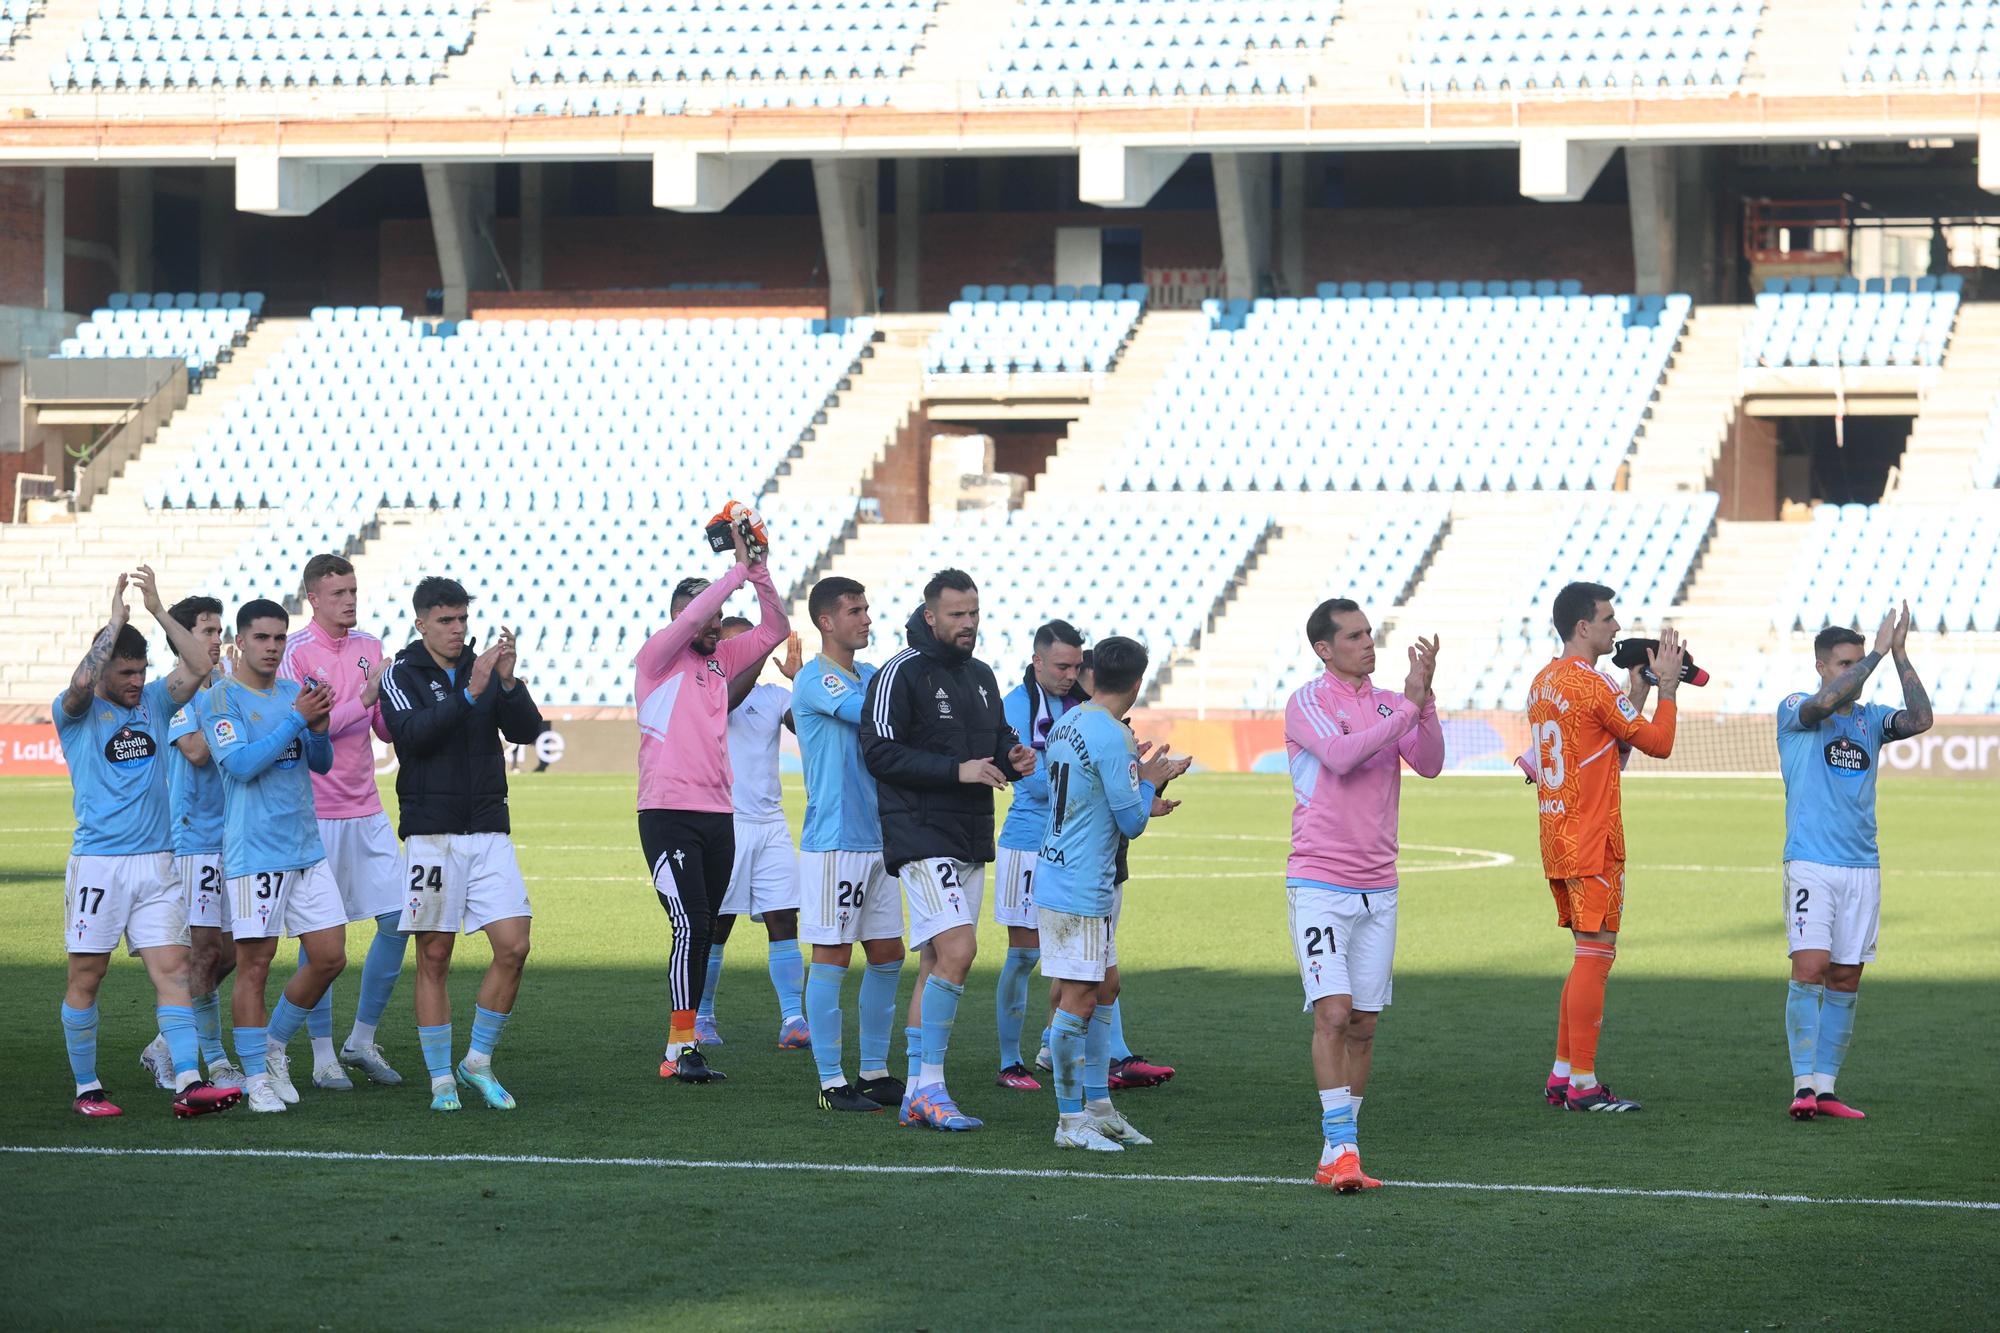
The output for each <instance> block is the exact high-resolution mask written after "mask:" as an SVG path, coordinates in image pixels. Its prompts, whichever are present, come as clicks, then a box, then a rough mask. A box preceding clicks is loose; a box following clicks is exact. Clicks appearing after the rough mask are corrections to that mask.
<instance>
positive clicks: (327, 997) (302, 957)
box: [271, 944, 333, 1045]
mask: <svg viewBox="0 0 2000 1333" xmlns="http://www.w3.org/2000/svg"><path fill="white" fill-rule="evenodd" d="M305 965H306V946H305V945H303V944H301V945H300V946H299V966H300V967H304V966H305ZM280 1003H283V1002H282V1001H280ZM271 1026H272V1027H274V1028H275V1027H276V1026H278V1023H277V1018H276V1016H275V1015H273V1017H272V1021H271ZM295 1032H297V1029H296V1028H294V1029H293V1030H292V1032H287V1033H286V1034H285V1038H284V1040H285V1041H290V1040H291V1039H292V1036H293V1033H295ZM306 1035H307V1036H309V1037H311V1038H313V1039H314V1040H319V1039H322V1038H324V1039H325V1040H327V1041H332V1040H333V983H332V982H328V983H327V987H326V994H324V995H322V996H320V997H319V999H318V1000H316V1001H314V1002H313V1007H312V1011H311V1012H310V1013H309V1014H308V1015H307V1017H306ZM280 1044H281V1045H282V1044H283V1043H280Z"/></svg>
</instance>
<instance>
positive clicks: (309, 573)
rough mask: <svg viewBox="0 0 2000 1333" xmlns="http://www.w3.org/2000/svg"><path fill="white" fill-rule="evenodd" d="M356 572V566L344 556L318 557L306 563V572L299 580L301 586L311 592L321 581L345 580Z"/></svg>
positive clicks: (329, 555)
mask: <svg viewBox="0 0 2000 1333" xmlns="http://www.w3.org/2000/svg"><path fill="white" fill-rule="evenodd" d="M353 572H354V564H353V562H352V561H350V560H349V559H348V558H347V557H346V556H344V555H332V554H327V555H316V556H314V557H313V558H312V559H310V560H308V561H306V572H305V573H304V574H303V575H302V576H300V578H299V586H300V587H302V588H304V589H305V590H306V591H307V592H311V591H312V590H313V588H314V587H315V586H316V585H317V584H318V583H319V581H320V580H321V579H328V578H345V577H347V576H348V575H349V574H352V573H353Z"/></svg>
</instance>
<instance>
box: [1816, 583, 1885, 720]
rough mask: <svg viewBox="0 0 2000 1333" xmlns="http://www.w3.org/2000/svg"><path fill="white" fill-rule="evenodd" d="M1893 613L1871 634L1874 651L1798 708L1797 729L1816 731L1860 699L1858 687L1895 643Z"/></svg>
mask: <svg viewBox="0 0 2000 1333" xmlns="http://www.w3.org/2000/svg"><path fill="white" fill-rule="evenodd" d="M1895 637H1896V613H1895V612H1894V611H1891V612H1890V613H1889V614H1888V615H1886V616H1884V617H1882V627H1881V628H1880V629H1878V630H1876V631H1875V648H1874V651H1872V652H1870V653H1868V654H1867V655H1866V656H1864V657H1863V658H1862V659H1861V660H1860V661H1859V662H1856V663H1855V664H1854V665H1853V666H1851V667H1849V668H1847V670H1845V671H1843V672H1841V673H1840V674H1839V675H1837V676H1835V677H1834V678H1833V679H1832V680H1830V681H1828V682H1826V684H1824V685H1822V686H1820V687H1819V689H1818V691H1816V692H1815V693H1813V694H1812V695H1810V696H1808V697H1807V699H1806V701H1805V702H1804V703H1802V704H1800V705H1799V725H1800V726H1802V727H1816V726H1818V725H1819V724H1820V723H1822V722H1824V721H1826V720H1827V719H1828V718H1829V717H1831V716H1833V715H1834V714H1835V713H1837V712H1839V711H1840V710H1841V709H1843V708H1845V707H1847V705H1849V704H1851V703H1853V702H1854V701H1855V700H1856V699H1859V698H1860V697H1861V687H1862V686H1864V685H1866V684H1867V683H1868V678H1869V677H1870V676H1872V675H1874V674H1875V668H1876V667H1878V666H1880V665H1881V664H1882V659H1883V657H1884V656H1886V655H1887V654H1888V651H1889V646H1890V645H1891V644H1892V643H1893V642H1895Z"/></svg>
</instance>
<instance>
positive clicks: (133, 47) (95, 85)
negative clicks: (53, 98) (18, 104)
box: [49, 0, 478, 92]
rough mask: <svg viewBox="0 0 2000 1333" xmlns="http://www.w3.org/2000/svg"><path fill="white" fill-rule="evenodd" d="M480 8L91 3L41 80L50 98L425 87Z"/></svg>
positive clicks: (317, 0) (292, 2)
mask: <svg viewBox="0 0 2000 1333" xmlns="http://www.w3.org/2000/svg"><path fill="white" fill-rule="evenodd" d="M477 8H478V0H100V3H99V6H98V17H97V18H96V19H95V20H94V21H92V22H90V23H88V24H86V25H85V26H84V28H83V31H82V33H81V35H80V36H79V37H78V38H77V40H76V41H74V42H73V43H71V45H70V47H69V50H68V52H67V58H66V59H65V60H62V61H60V62H57V63H56V64H54V65H52V66H51V67H50V69H49V83H50V84H51V85H52V86H53V87H54V88H55V89H56V90H57V91H58V92H63V91H68V90H83V91H99V92H101V91H113V90H117V89H148V90H159V89H191V88H200V89H210V88H220V89H231V88H357V87H386V86H396V85H408V84H428V83H430V82H431V81H432V80H433V79H435V78H436V77H437V76H438V74H439V73H440V72H442V70H443V69H444V64H445V61H446V60H448V59H449V58H450V57H451V56H453V55H457V54H461V53H463V52H464V51H465V49H466V46H467V45H468V44H469V43H470V42H471V41H472V19H473V14H474V12H475V10H476V9H477Z"/></svg>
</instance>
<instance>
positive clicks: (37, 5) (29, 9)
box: [0, 0, 43, 52]
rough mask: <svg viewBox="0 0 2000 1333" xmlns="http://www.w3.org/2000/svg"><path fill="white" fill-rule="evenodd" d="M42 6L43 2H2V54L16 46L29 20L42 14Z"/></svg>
mask: <svg viewBox="0 0 2000 1333" xmlns="http://www.w3.org/2000/svg"><path fill="white" fill-rule="evenodd" d="M42 4H43V0H0V52H4V51H6V50H7V49H8V48H9V47H11V46H13V45H14V38H15V37H16V36H17V35H18V34H19V33H21V32H22V31H23V30H24V29H26V28H27V26H28V22H29V20H31V19H33V18H34V17H35V15H37V14H39V13H41V12H42Z"/></svg>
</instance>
